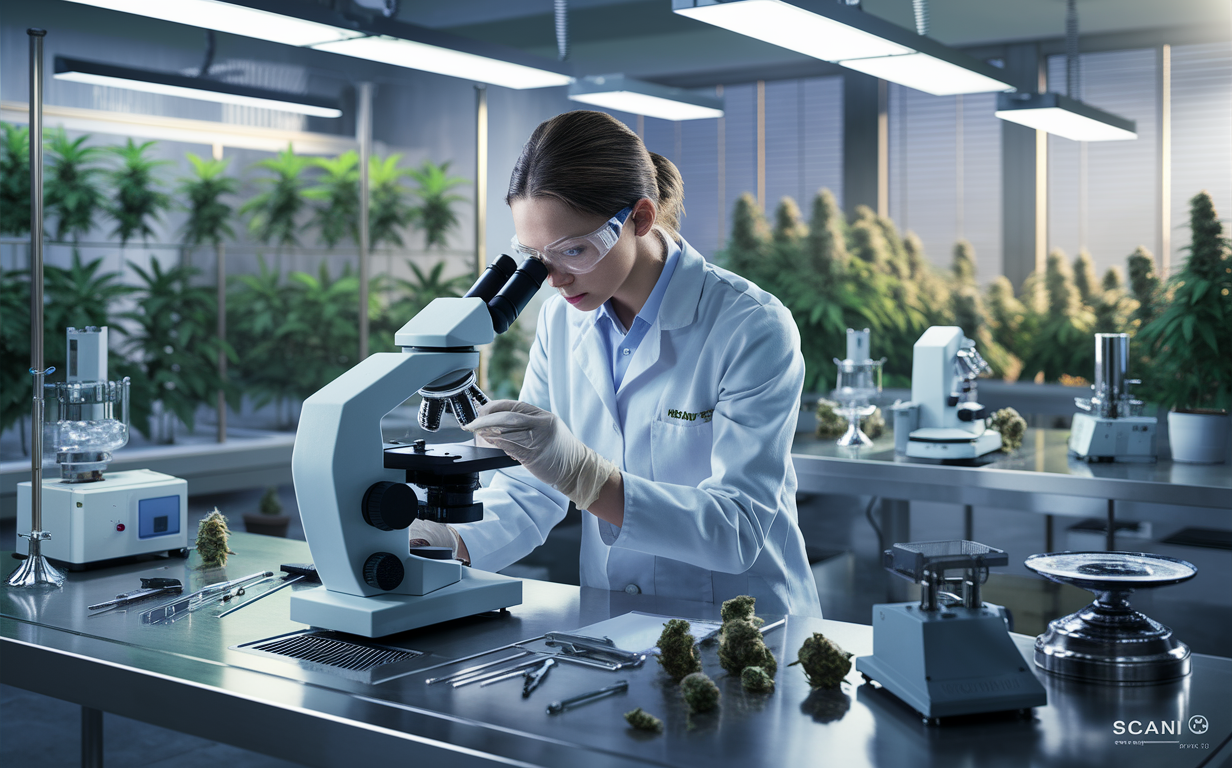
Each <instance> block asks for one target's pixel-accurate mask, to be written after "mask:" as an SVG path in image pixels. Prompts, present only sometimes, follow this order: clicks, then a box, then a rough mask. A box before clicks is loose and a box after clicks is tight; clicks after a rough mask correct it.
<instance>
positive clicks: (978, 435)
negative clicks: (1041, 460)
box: [894, 325, 1001, 459]
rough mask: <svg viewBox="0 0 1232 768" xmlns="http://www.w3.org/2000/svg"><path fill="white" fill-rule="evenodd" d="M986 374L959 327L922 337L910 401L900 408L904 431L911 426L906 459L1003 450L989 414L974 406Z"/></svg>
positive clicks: (935, 330)
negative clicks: (979, 382) (978, 382)
mask: <svg viewBox="0 0 1232 768" xmlns="http://www.w3.org/2000/svg"><path fill="white" fill-rule="evenodd" d="M987 370H989V367H988V363H986V362H984V358H983V357H981V356H980V353H979V352H978V351H977V350H976V348H975V342H974V341H972V340H971V339H968V338H967V337H965V336H964V335H963V332H962V329H961V328H958V327H955V326H946V325H935V326H933V327H932V328H929V329H928V330H927V331H925V332H924V335H923V336H921V337H920V339H919V341H917V342H916V343H915V347H914V348H913V350H912V360H911V402H910V403H907V404H905V406H903V407H902V408H901V410H902V411H903V412H904V413H903V417H901V420H902V421H903V422H905V423H903V424H901V426H903V428H904V429H906V428H908V427H910V433H909V435H908V439H907V455H908V456H913V457H915V458H921V459H974V458H978V457H980V456H983V455H984V454H986V453H992V452H993V451H997V450H1000V449H1001V434H1000V433H998V432H995V431H993V430H991V429H988V428H987V424H986V423H985V418H986V416H987V415H988V413H987V409H986V408H985V407H984V406H982V405H980V404H979V403H978V402H977V401H976V383H975V379H976V377H978V376H979V375H980V374H981V373H982V372H984V371H987ZM912 406H914V407H912ZM908 419H910V420H912V421H915V422H916V423H911V421H908ZM899 426H900V416H899V414H898V413H897V412H896V413H895V422H894V428H895V430H897V429H898V428H899ZM895 442H896V444H897V442H898V441H897V439H896V441H895Z"/></svg>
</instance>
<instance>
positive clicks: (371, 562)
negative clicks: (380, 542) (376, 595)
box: [364, 552, 406, 592]
mask: <svg viewBox="0 0 1232 768" xmlns="http://www.w3.org/2000/svg"><path fill="white" fill-rule="evenodd" d="M405 575H406V569H404V568H403V567H402V560H401V559H399V558H398V556H397V555H395V554H392V553H390V552H377V553H375V554H373V555H371V556H370V557H369V558H368V559H367V561H365V562H364V581H366V582H368V586H370V587H376V588H377V589H383V590H385V591H386V592H388V591H389V590H391V589H395V588H396V587H397V586H398V585H399V584H401V583H402V577H403V576H405Z"/></svg>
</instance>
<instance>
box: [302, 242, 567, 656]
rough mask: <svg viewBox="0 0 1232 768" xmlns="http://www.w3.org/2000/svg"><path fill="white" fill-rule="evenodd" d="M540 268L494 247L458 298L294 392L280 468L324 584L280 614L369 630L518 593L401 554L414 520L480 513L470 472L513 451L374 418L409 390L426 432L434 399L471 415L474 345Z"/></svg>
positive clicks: (505, 324) (498, 464)
mask: <svg viewBox="0 0 1232 768" xmlns="http://www.w3.org/2000/svg"><path fill="white" fill-rule="evenodd" d="M546 275H547V268H546V267H545V266H544V265H543V264H542V263H541V262H539V261H537V260H535V259H533V258H529V259H526V260H525V261H524V262H522V264H521V265H520V266H518V265H516V264H515V262H514V260H513V259H512V258H510V257H509V256H505V255H502V256H501V257H500V258H499V259H497V260H496V261H495V262H494V263H493V264H491V265H490V266H489V267H488V269H487V270H486V271H485V272H484V273H483V275H482V276H480V278H479V280H478V281H476V283H475V285H474V286H473V287H472V288H471V289H470V290H469V291H467V293H466V295H465V296H463V297H462V298H443V299H435V300H434V301H433V302H432V303H431V304H429V305H428V306H427V307H426V308H424V310H423V311H421V312H420V313H419V314H418V315H416V316H415V317H414V318H412V319H411V320H410V321H409V322H408V323H407V324H406V325H404V326H403V327H402V329H401V330H399V331H398V333H397V334H396V335H395V337H394V340H395V343H396V344H397V345H398V346H399V347H401V348H402V352H401V353H378V354H374V355H372V356H370V357H369V358H368V359H366V360H364V361H362V362H360V363H359V364H358V365H356V366H355V367H354V368H352V369H350V370H349V371H347V372H346V373H344V374H342V375H341V376H339V377H338V378H337V379H335V380H334V381H332V382H331V383H329V384H327V385H326V386H325V387H324V388H323V389H321V390H320V391H318V392H317V393H316V394H314V395H312V396H311V397H309V398H308V399H307V400H306V401H304V407H303V412H302V415H301V416H300V422H299V431H298V432H297V433H296V436H295V449H294V453H293V454H292V458H291V474H292V477H293V479H294V481H295V496H296V500H297V501H298V503H299V510H300V517H301V518H302V519H303V523H304V534H305V537H306V538H307V540H308V545H309V547H310V548H311V550H312V559H313V561H314V562H315V563H316V567H317V572H318V574H319V575H320V577H321V582H322V583H321V586H319V587H314V588H312V589H305V590H300V591H297V592H296V593H295V594H294V595H292V596H291V618H292V620H294V621H298V622H302V623H304V624H310V625H312V626H315V627H322V628H326V629H332V630H338V631H341V632H350V633H352V634H357V635H364V636H366V637H380V636H383V635H388V634H392V633H395V632H402V631H405V630H408V629H414V628H416V627H422V626H426V625H429V624H436V623H438V622H441V621H447V620H450V619H456V618H460V617H462V616H469V615H471V614H475V613H481V612H484V611H491V610H497V609H504V608H507V607H508V606H511V605H517V604H518V603H520V602H521V601H522V582H521V581H519V580H517V579H514V578H510V577H508V576H501V575H499V574H496V573H487V572H485V571H479V570H476V569H471V568H464V567H463V566H462V564H461V563H460V562H458V561H457V560H452V559H434V558H432V557H423V556H420V555H419V554H416V553H415V550H410V551H408V542H407V534H406V530H405V529H406V528H408V527H409V526H410V524H411V523H412V522H413V521H414V520H415V519H416V518H417V517H418V518H422V519H425V520H431V521H434V522H439V523H462V522H472V521H475V520H479V519H481V518H482V517H483V505H482V504H478V503H475V501H474V491H475V490H477V489H478V488H479V472H481V471H484V470H490V469H500V468H502V467H509V466H513V465H514V464H515V463H516V462H514V461H513V460H512V459H510V458H509V457H508V456H506V455H505V453H504V452H503V451H500V450H497V449H495V448H480V447H476V446H474V445H469V444H453V445H428V444H427V443H426V442H425V441H422V440H417V441H415V442H414V443H413V444H412V445H387V444H383V443H382V440H381V418H382V417H383V416H384V415H385V414H387V413H389V412H390V411H391V410H393V409H394V408H396V407H397V406H398V405H400V404H401V403H402V402H403V401H405V400H407V399H408V398H409V397H411V396H412V395H413V394H414V393H415V392H417V391H418V392H419V393H420V395H421V396H422V397H423V398H424V404H423V405H421V410H420V421H421V424H422V425H423V426H424V428H425V429H427V430H428V431H434V430H435V429H436V428H437V427H439V425H440V417H441V415H442V413H443V412H444V411H445V410H446V409H448V410H449V411H450V412H451V413H453V414H454V416H455V417H456V418H457V419H458V420H459V422H460V423H462V424H465V423H467V422H468V421H469V420H470V419H472V418H474V411H475V407H476V403H482V402H484V401H486V398H484V397H483V394H482V393H481V392H479V391H478V388H477V387H475V386H474V371H475V367H476V366H477V365H478V364H479V353H478V351H477V350H476V347H478V346H480V345H483V344H488V343H490V342H491V341H492V340H493V338H495V336H496V334H498V333H503V332H504V331H506V330H508V328H509V325H510V323H512V322H513V321H514V320H515V319H516V318H517V316H518V313H520V312H521V311H522V309H523V308H524V307H525V306H526V303H527V302H528V301H529V300H530V297H531V296H533V295H534V294H535V292H536V291H538V290H539V286H540V285H541V284H542V282H543V279H544V277H546ZM423 553H424V554H439V553H437V552H434V551H428V550H424V552H423ZM445 554H446V555H448V554H449V553H445Z"/></svg>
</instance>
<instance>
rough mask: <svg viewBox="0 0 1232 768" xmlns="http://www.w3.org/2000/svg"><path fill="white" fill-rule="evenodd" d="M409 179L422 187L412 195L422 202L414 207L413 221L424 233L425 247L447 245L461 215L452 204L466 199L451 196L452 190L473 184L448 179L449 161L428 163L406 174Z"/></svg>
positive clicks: (457, 179)
mask: <svg viewBox="0 0 1232 768" xmlns="http://www.w3.org/2000/svg"><path fill="white" fill-rule="evenodd" d="M407 175H408V176H410V177H411V178H413V179H414V180H415V181H417V182H418V183H419V187H418V188H416V189H415V190H414V192H413V194H414V195H415V197H417V198H418V199H419V203H418V205H416V206H414V209H413V210H414V220H415V223H416V224H418V225H419V227H420V229H422V230H423V231H424V247H425V248H431V247H432V246H434V245H441V246H443V245H444V244H445V239H446V238H447V237H448V236H449V231H450V230H451V229H453V228H454V227H456V226H458V214H457V213H455V212H454V210H453V204H454V203H458V202H464V201H465V200H466V199H467V198H466V197H465V196H464V195H458V194H452V193H450V190H451V189H454V188H456V187H459V186H461V185H463V184H469V183H470V182H469V181H467V180H466V179H464V178H462V177H461V176H450V175H449V161H448V160H446V161H445V162H443V163H441V164H440V165H437V164H436V163H433V162H432V161H431V160H425V161H424V163H423V165H421V166H420V167H419V168H417V169H412V170H410V171H408V172H407Z"/></svg>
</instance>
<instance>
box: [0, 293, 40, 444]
mask: <svg viewBox="0 0 1232 768" xmlns="http://www.w3.org/2000/svg"><path fill="white" fill-rule="evenodd" d="M0 317H3V318H4V320H3V322H0V360H3V361H4V364H3V365H0V432H4V431H5V430H7V429H8V428H9V427H11V426H13V424H15V423H17V422H18V421H19V420H21V419H22V418H23V417H25V416H27V415H29V414H30V402H31V398H32V396H33V392H34V390H33V385H32V384H31V377H30V373H29V368H30V272H29V271H28V270H22V271H16V270H7V271H5V272H3V273H0ZM21 435H22V437H21V439H22V444H21V445H22V454H23V455H24V454H25V453H26V443H25V439H26V438H25V430H24V429H22V430H21Z"/></svg>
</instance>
